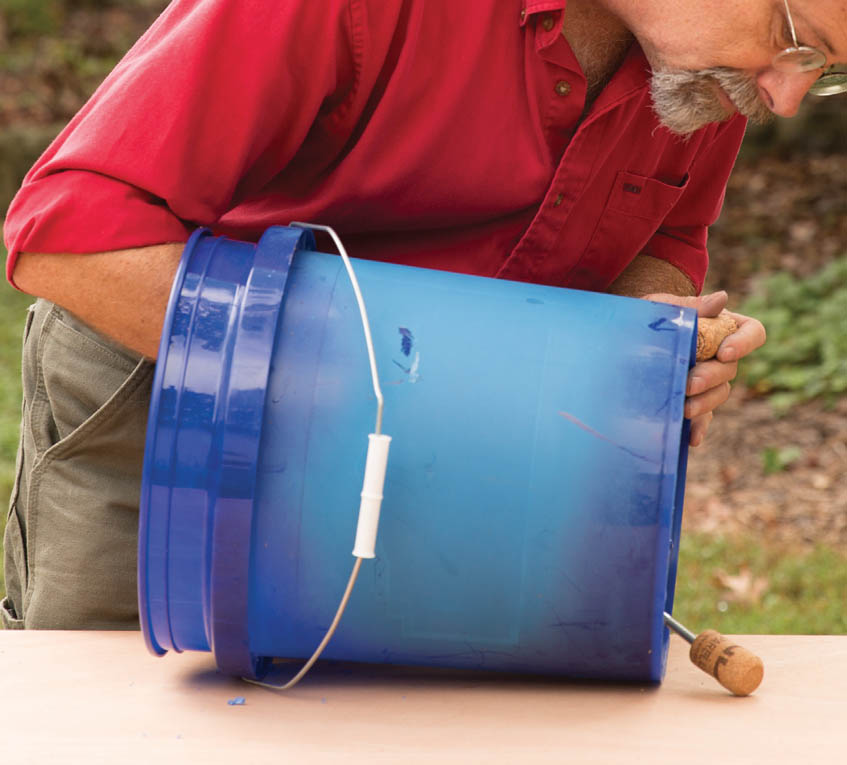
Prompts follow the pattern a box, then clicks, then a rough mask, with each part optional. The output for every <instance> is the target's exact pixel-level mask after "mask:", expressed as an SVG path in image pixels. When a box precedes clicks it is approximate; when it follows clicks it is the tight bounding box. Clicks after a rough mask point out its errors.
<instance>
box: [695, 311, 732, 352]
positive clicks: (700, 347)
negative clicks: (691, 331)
mask: <svg viewBox="0 0 847 765" xmlns="http://www.w3.org/2000/svg"><path fill="white" fill-rule="evenodd" d="M737 329H738V325H737V324H736V323H735V319H733V318H732V316H730V315H729V314H728V313H727V312H726V311H722V312H721V313H719V314H718V315H717V316H716V317H715V318H713V319H709V318H701V319H698V320H697V361H706V360H707V359H711V358H712V357H713V356H715V355H716V354H717V352H718V348H719V347H720V344H721V343H722V342H723V341H724V338H726V337H728V336H729V335H731V334H732V333H733V332H735V331H736V330H737Z"/></svg>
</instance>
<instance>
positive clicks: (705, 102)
mask: <svg viewBox="0 0 847 765" xmlns="http://www.w3.org/2000/svg"><path fill="white" fill-rule="evenodd" d="M715 83H717V84H718V85H720V86H721V88H723V90H724V92H725V93H726V94H727V95H728V96H729V98H730V99H731V100H732V102H733V103H734V104H735V107H736V109H737V110H738V111H739V112H740V113H741V114H743V115H744V116H745V117H747V118H748V119H749V120H750V121H751V122H755V123H757V124H765V123H767V122H770V121H771V120H772V119H773V114H772V113H771V111H770V109H768V108H767V106H765V104H764V103H762V99H761V98H760V97H759V89H758V87H757V86H756V82H755V80H753V78H752V77H750V76H749V75H747V74H744V73H743V72H739V71H737V70H735V69H726V68H723V67H717V68H714V69H702V70H700V71H696V72H688V71H674V70H668V69H664V70H658V71H654V72H653V76H652V78H651V82H650V95H651V96H652V98H653V111H655V112H656V116H657V117H658V118H659V122H661V123H662V125H664V126H665V127H666V128H667V129H668V130H670V131H671V132H672V133H676V134H677V135H680V136H683V137H686V138H687V137H689V136H690V135H691V134H692V133H694V132H695V131H697V130H699V129H700V128H702V127H704V126H706V125H708V124H709V123H710V122H721V121H723V120H726V119H728V118H729V117H731V116H732V112H730V111H728V110H727V108H726V107H725V106H724V105H723V104H722V103H721V101H720V99H719V98H718V96H717V94H716V93H715Z"/></svg>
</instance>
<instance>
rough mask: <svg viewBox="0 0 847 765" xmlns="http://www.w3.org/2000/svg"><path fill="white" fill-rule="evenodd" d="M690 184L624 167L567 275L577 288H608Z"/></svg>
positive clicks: (569, 285)
mask: <svg viewBox="0 0 847 765" xmlns="http://www.w3.org/2000/svg"><path fill="white" fill-rule="evenodd" d="M687 187H688V175H685V177H683V179H682V180H681V182H680V183H679V184H672V183H666V182H665V181H661V180H659V179H658V178H650V177H647V176H644V175H638V174H636V173H630V172H628V171H625V170H621V171H620V172H619V173H618V174H617V177H616V178H615V183H614V186H613V187H612V190H611V192H610V194H609V198H608V201H607V202H606V206H605V208H604V210H603V212H602V214H601V216H600V218H599V220H598V222H597V227H596V228H595V229H594V233H593V234H592V236H591V239H590V240H589V243H588V246H587V247H586V248H585V251H584V252H583V253H582V256H581V257H580V259H579V260H578V261H577V263H576V264H575V265H574V266H573V268H572V269H571V270H570V272H569V273H568V274H567V276H566V281H567V286H568V287H573V288H574V289H587V290H603V289H606V288H607V287H608V286H609V285H610V284H611V283H612V282H613V281H614V280H615V279H616V278H617V277H618V276H619V275H620V273H621V271H623V270H624V268H626V266H627V265H629V263H630V262H631V261H632V260H633V258H634V257H635V256H636V255H638V254H639V253H640V252H641V251H642V250H643V249H644V247H645V245H646V244H647V242H649V241H650V239H651V238H652V236H653V235H654V234H655V233H656V231H657V230H658V229H659V228H660V226H661V225H662V223H663V222H664V220H665V218H666V217H667V215H668V213H669V212H670V211H671V209H672V208H673V206H674V205H675V204H676V203H677V202H678V201H679V199H680V197H681V196H682V195H683V193H684V192H685V189H686V188H687Z"/></svg>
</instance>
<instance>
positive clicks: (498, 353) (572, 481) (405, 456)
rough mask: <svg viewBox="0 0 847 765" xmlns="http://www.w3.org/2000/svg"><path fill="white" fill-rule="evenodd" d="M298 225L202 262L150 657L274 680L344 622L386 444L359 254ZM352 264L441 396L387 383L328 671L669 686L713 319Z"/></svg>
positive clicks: (180, 346)
mask: <svg viewBox="0 0 847 765" xmlns="http://www.w3.org/2000/svg"><path fill="white" fill-rule="evenodd" d="M284 231H286V229H270V230H269V231H268V232H267V233H266V234H265V236H263V237H262V240H261V241H260V242H259V244H258V245H253V244H246V243H240V242H233V241H232V240H228V239H225V238H222V237H221V238H216V237H212V236H211V235H208V234H207V233H199V234H197V235H195V236H193V237H192V239H191V241H190V242H189V244H188V245H187V246H186V249H185V252H184V254H183V259H182V262H181V264H180V269H179V271H178V274H177V277H176V280H175V284H174V289H173V292H172V297H171V302H170V304H169V308H168V316H167V318H166V322H165V329H164V332H163V341H162V345H161V347H160V352H159V360H158V363H157V369H156V380H155V382H154V386H153V388H154V390H153V396H152V399H151V410H150V419H149V425H148V436H147V445H146V451H145V462H144V471H143V483H142V494H141V514H140V517H141V521H140V527H139V610H140V613H141V622H142V629H143V631H144V635H145V639H146V641H147V643H148V646H149V647H150V649H151V650H152V651H154V652H155V653H158V654H162V653H164V652H165V651H167V650H206V651H209V650H213V651H214V653H215V658H216V660H217V662H218V666H219V667H221V669H222V670H223V671H225V672H229V673H241V674H245V675H250V676H254V677H255V676H261V675H262V673H263V672H264V671H265V669H266V668H267V666H268V663H269V659H270V658H271V657H274V656H287V657H292V658H293V657H307V656H309V655H311V653H312V651H313V649H314V647H315V646H316V645H317V643H318V642H319V641H320V639H321V638H322V637H323V634H324V631H325V629H326V626H327V624H329V623H330V621H331V620H332V617H333V614H334V613H335V609H336V607H337V604H338V597H339V593H341V592H343V590H344V584H345V582H346V581H347V577H348V575H349V568H350V565H351V562H350V547H351V545H352V542H353V535H354V526H355V519H354V518H353V516H352V515H351V507H354V506H355V502H356V498H357V497H358V494H359V492H360V491H361V485H362V469H363V467H364V460H365V450H364V449H363V448H362V445H363V443H364V440H365V436H366V434H367V433H368V432H370V429H371V428H372V427H373V410H374V396H373V389H372V385H371V380H370V376H369V374H368V364H367V353H366V350H365V347H364V343H363V341H362V331H361V322H360V319H359V316H358V309H357V306H356V303H355V301H353V300H352V299H351V298H350V291H348V290H345V289H343V288H342V287H343V283H344V279H345V278H346V276H345V273H344V268H343V265H342V263H341V260H340V259H339V258H338V257H337V256H334V255H328V254H325V253H318V252H315V251H314V249H313V248H314V244H309V243H308V242H305V243H304V242H302V241H299V240H298V241H296V242H295V246H294V249H293V254H292V252H291V251H290V248H289V250H288V251H285V248H284V247H282V245H281V244H280V241H279V232H284ZM301 233H302V232H301ZM299 236H300V234H297V235H296V236H295V239H297V237H299ZM289 262H291V268H290V274H289V275H288V281H287V284H283V286H282V288H280V286H279V285H280V279H279V273H278V271H279V269H283V268H284V269H285V270H286V273H288V271H287V266H288V263H289ZM354 264H355V268H356V273H357V276H358V279H359V282H360V284H361V287H362V292H363V294H364V296H365V300H366V302H367V309H368V315H369V316H370V320H371V327H372V332H373V337H374V346H375V351H376V358H377V365H378V367H379V369H380V371H381V372H383V373H384V374H386V375H387V374H388V370H393V369H394V368H395V367H396V366H401V367H402V368H403V371H404V372H405V376H406V379H407V380H410V379H411V376H412V373H413V372H414V373H415V374H418V367H417V366H416V364H417V365H419V364H420V344H421V333H422V331H423V330H422V329H421V328H422V327H425V328H426V364H427V367H426V370H427V371H426V374H427V379H426V385H392V386H386V387H385V388H384V389H383V394H384V396H385V420H384V429H385V432H386V433H389V434H390V435H391V436H392V437H393V441H392V446H391V458H390V460H389V465H388V473H387V476H386V484H385V490H384V494H385V499H384V502H383V513H382V519H381V524H380V537H379V540H378V542H377V556H378V557H377V561H375V562H374V561H365V563H364V564H363V569H362V575H361V576H360V577H359V581H358V583H357V585H356V592H355V593H354V596H353V598H352V600H351V601H350V605H349V607H348V610H347V612H346V613H345V615H344V619H343V620H342V622H341V625H340V627H339V630H338V632H337V633H336V635H335V636H334V638H333V640H332V641H331V642H330V643H329V645H328V647H327V650H326V653H325V657H326V658H328V659H341V660H351V661H363V662H392V663H400V664H422V665H440V666H451V667H457V668H465V669H472V668H484V669H494V670H508V671H521V672H534V673H543V674H556V675H568V676H572V677H581V678H597V679H606V680H617V681H634V682H659V681H660V680H661V677H662V674H663V672H664V666H665V658H666V652H667V640H668V638H667V631H666V630H665V628H664V624H663V618H662V613H663V611H664V610H668V611H670V610H671V606H672V600H673V587H674V578H675V571H676V550H677V549H678V536H679V527H680V523H681V510H682V493H683V488H684V471H685V457H686V455H687V429H686V427H687V426H686V424H685V423H684V421H683V419H682V414H683V406H684V400H685V382H686V377H687V373H688V368H689V366H690V364H691V359H692V358H693V354H692V350H693V342H694V340H695V337H694V327H695V320H696V314H695V312H694V311H692V310H690V309H683V310H681V309H679V308H678V307H675V306H669V305H664V304H659V303H651V302H649V301H642V300H629V299H626V298H618V297H614V296H610V295H602V294H597V293H587V292H578V291H573V290H564V289H560V288H555V287H547V286H542V285H532V284H519V283H515V282H506V281H502V280H495V279H486V278H482V277H472V276H466V275H461V274H452V273H448V272H444V271H434V270H427V269H416V268H408V267H403V266H397V265H392V264H388V263H384V262H379V261H366V260H354ZM281 281H282V282H284V281H285V279H284V278H283V279H282V280H281ZM535 301H538V302H535ZM245 312H246V314H247V315H246V317H245V315H244V314H245ZM274 312H276V313H278V320H277V321H276V322H268V321H265V320H263V317H267V316H270V315H276V314H275V313H274ZM207 323H211V324H210V326H206V324H207ZM254 325H255V326H256V327H257V331H253V327H254ZM650 325H654V327H655V328H660V329H661V331H654V328H653V327H651V326H650ZM411 327H415V328H416V331H415V333H414V334H413V333H412V331H411V330H410V328H411ZM398 328H399V330H398ZM402 330H406V331H408V333H409V334H408V336H406V335H405V334H404V332H403V331H402ZM398 331H399V334H400V348H399V352H398V343H397V336H398ZM239 332H242V334H241V335H240V334H239ZM406 341H408V345H407V344H406ZM406 348H408V354H407V353H406V352H405V350H406ZM248 350H249V352H250V354H249V355H248V353H247V351H248ZM395 374H396V373H395ZM667 402H669V404H668V403H667ZM659 410H661V414H660V415H656V412H657V411H659ZM571 412H575V413H577V414H578V417H576V416H575V415H574V414H570V413H571ZM560 413H561V414H560ZM588 423H590V425H589V424H588ZM282 465H284V466H285V469H284V470H281V469H280V466H282ZM327 476H332V480H327ZM445 561H447V562H449V564H450V565H445Z"/></svg>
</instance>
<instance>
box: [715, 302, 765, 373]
mask: <svg viewBox="0 0 847 765" xmlns="http://www.w3.org/2000/svg"><path fill="white" fill-rule="evenodd" d="M730 316H732V318H733V319H735V323H736V324H738V330H737V331H735V332H733V333H732V334H731V335H730V336H729V337H727V338H726V339H725V340H724V341H723V342H722V343H721V345H720V348H718V354H717V358H718V361H723V362H728V361H737V360H738V359H741V358H744V356H746V355H747V354H748V353H752V352H753V351H755V350H756V348H759V347H761V346H762V345H764V343H765V340H766V339H767V333H766V332H765V327H764V325H763V324H762V322H760V321H759V320H758V319H754V318H752V317H750V316H742V315H741V314H739V313H730Z"/></svg>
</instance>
